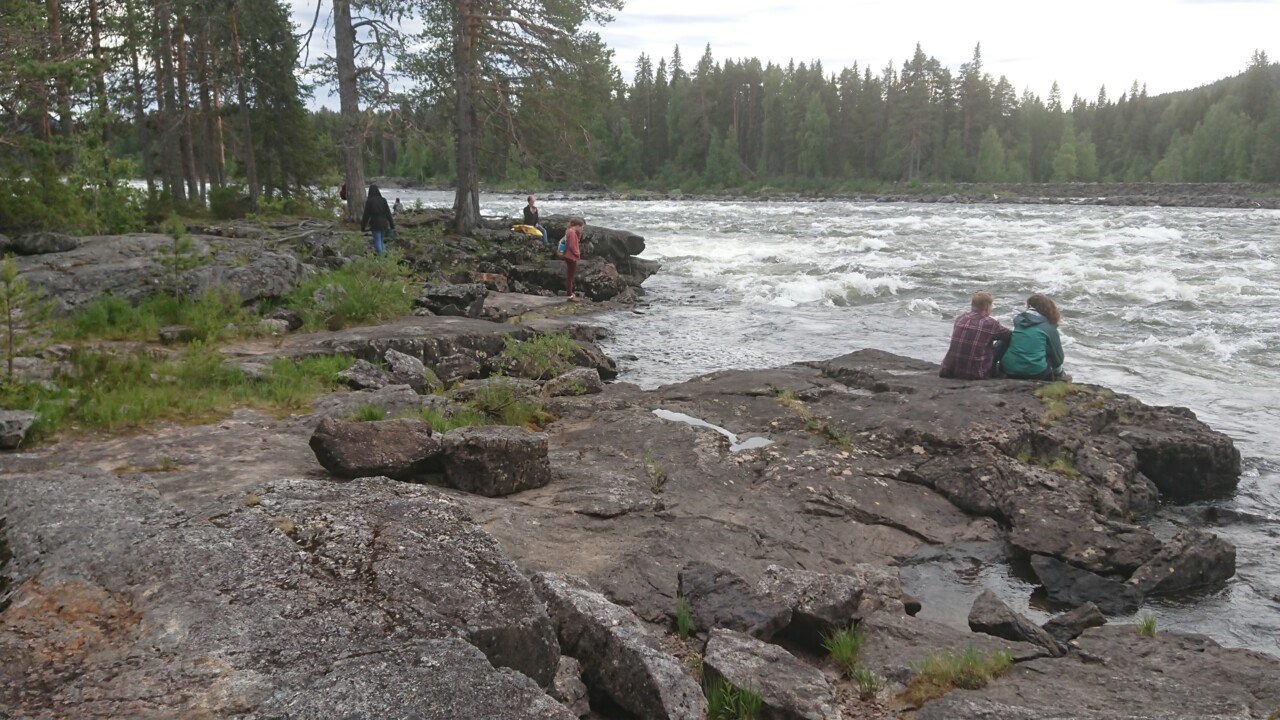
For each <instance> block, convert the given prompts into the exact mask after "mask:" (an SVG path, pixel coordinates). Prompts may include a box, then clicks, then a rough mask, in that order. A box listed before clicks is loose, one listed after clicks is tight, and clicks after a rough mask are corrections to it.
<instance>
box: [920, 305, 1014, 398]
mask: <svg viewBox="0 0 1280 720" xmlns="http://www.w3.org/2000/svg"><path fill="white" fill-rule="evenodd" d="M994 302H995V298H993V297H991V293H989V292H976V293H974V294H973V301H972V303H971V306H972V309H971V310H969V312H967V313H965V314H963V315H961V316H960V317H958V318H956V322H955V326H954V327H953V328H952V330H951V347H950V348H948V349H947V356H946V357H945V358H943V359H942V369H941V370H940V371H939V372H938V375H940V376H941V377H944V378H958V379H961V380H982V379H984V378H988V377H991V375H992V371H993V370H994V369H995V364H996V361H997V360H999V359H1000V358H999V357H998V356H997V353H996V349H995V346H994V343H995V342H996V341H1000V342H1001V345H1002V346H1007V343H1008V340H1009V336H1010V335H1012V334H1013V332H1012V331H1011V330H1009V329H1008V328H1006V327H1005V326H1003V325H1001V324H1000V321H998V320H996V319H995V318H993V317H991V306H992V304H993V303H994ZM1001 354H1003V353H1001Z"/></svg>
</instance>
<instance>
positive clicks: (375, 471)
mask: <svg viewBox="0 0 1280 720" xmlns="http://www.w3.org/2000/svg"><path fill="white" fill-rule="evenodd" d="M311 449H312V450H313V451H314V452H315V454H316V460H319V461H320V464H321V465H323V466H324V468H325V469H326V470H328V471H329V472H330V473H332V474H333V475H336V476H338V477H341V478H358V477H375V476H379V475H383V476H386V477H389V478H394V479H396V480H413V481H419V480H423V479H424V478H425V476H426V475H428V474H429V473H433V472H437V471H438V470H439V466H440V462H439V458H440V450H441V443H440V439H439V438H437V437H433V436H432V433H431V425H430V424H428V423H426V422H424V421H422V420H410V419H401V420H381V421H374V422H343V421H341V420H335V419H333V418H330V417H325V418H322V419H321V420H320V424H319V425H318V426H317V427H316V430H315V432H314V433H313V434H312V435H311Z"/></svg>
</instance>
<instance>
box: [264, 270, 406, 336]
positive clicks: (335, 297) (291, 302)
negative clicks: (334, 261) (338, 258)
mask: <svg viewBox="0 0 1280 720" xmlns="http://www.w3.org/2000/svg"><path fill="white" fill-rule="evenodd" d="M411 275H412V272H411V270H409V268H407V267H405V266H402V265H401V264H400V254H399V253H398V252H396V251H394V250H388V251H387V254H386V255H383V256H380V257H379V256H370V257H363V258H357V259H356V260H354V261H352V262H351V263H350V264H348V265H346V266H345V267H342V268H339V269H337V270H333V271H331V272H327V273H322V274H319V275H315V276H312V277H310V278H308V279H306V280H305V281H303V282H302V283H300V284H299V285H298V287H296V288H294V290H293V292H292V293H290V294H289V297H288V299H287V300H286V302H285V305H287V306H288V307H290V308H293V309H294V310H296V311H297V312H298V314H299V315H301V316H302V318H303V321H304V323H305V327H306V329H308V330H320V329H323V328H328V329H330V330H338V329H341V328H344V327H351V326H353V325H359V324H362V323H373V322H378V321H380V320H387V319H390V318H394V317H399V316H401V315H407V314H408V313H409V311H410V310H411V309H412V308H413V300H414V297H413V294H412V292H411V288H412V286H413V283H412V281H411Z"/></svg>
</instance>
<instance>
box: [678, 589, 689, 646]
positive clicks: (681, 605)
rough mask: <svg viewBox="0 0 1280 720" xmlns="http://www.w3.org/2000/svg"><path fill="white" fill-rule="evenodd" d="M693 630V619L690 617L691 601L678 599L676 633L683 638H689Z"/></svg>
mask: <svg viewBox="0 0 1280 720" xmlns="http://www.w3.org/2000/svg"><path fill="white" fill-rule="evenodd" d="M692 630H693V619H692V617H691V616H690V608H689V601H688V600H685V599H684V598H678V599H677V600H676V633H678V634H679V635H680V637H682V638H687V637H689V633H690V632H691V631H692Z"/></svg>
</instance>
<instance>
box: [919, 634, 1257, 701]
mask: <svg viewBox="0 0 1280 720" xmlns="http://www.w3.org/2000/svg"><path fill="white" fill-rule="evenodd" d="M1076 644H1077V649H1076V650H1074V651H1073V652H1071V653H1070V654H1068V655H1067V656H1066V657H1064V658H1055V659H1038V660H1032V661H1030V662H1025V663H1019V664H1017V665H1015V666H1014V667H1013V668H1012V669H1010V670H1009V672H1008V673H1006V674H1005V675H1004V676H1002V677H1000V678H997V679H996V680H995V681H993V682H991V683H990V684H988V685H987V687H985V688H983V689H981V690H956V691H953V692H951V693H949V694H948V695H946V696H945V697H943V698H941V699H939V700H935V701H933V702H930V703H927V704H925V706H924V707H923V708H921V710H920V711H919V712H918V713H917V714H916V717H917V718H919V720H979V719H982V720H993V719H994V718H1001V719H1002V720H1003V719H1005V718H1009V719H1010V720H1041V719H1049V720H1068V719H1070V720H1134V719H1135V718H1141V719H1142V720H1191V719H1192V718H1195V719H1196V720H1201V719H1206V720H1244V719H1246V718H1249V719H1252V720H1258V719H1261V718H1266V717H1267V716H1268V715H1269V714H1271V713H1274V712H1275V711H1276V709H1277V708H1280V682H1276V678H1278V677H1280V658H1276V657H1275V656H1272V655H1267V654H1265V653H1259V652H1254V651H1251V650H1238V649H1229V648H1224V647H1221V646H1220V645H1218V644H1217V643H1215V642H1213V641H1212V640H1209V639H1208V638H1205V637H1203V636H1198V635H1180V634H1177V633H1171V632H1162V633H1160V634H1159V635H1158V636H1156V637H1154V638H1144V637H1141V636H1139V635H1138V634H1137V633H1135V632H1134V631H1133V628H1132V626H1119V625H1108V626H1106V627H1099V628H1092V629H1089V630H1086V631H1085V632H1084V634H1083V635H1081V636H1080V637H1079V638H1078V639H1077V640H1076Z"/></svg>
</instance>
